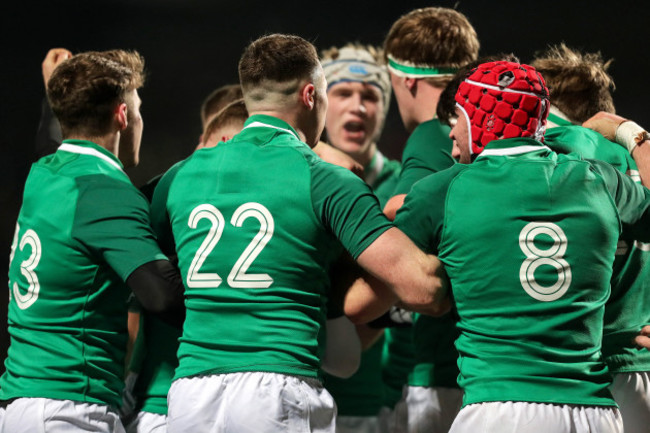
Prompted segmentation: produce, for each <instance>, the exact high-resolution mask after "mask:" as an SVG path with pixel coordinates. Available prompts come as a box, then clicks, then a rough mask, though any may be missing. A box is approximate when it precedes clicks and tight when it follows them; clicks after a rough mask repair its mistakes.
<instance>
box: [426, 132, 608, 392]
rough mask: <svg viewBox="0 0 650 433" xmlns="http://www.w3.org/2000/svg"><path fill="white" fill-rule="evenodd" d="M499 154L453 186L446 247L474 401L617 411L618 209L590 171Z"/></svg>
mask: <svg viewBox="0 0 650 433" xmlns="http://www.w3.org/2000/svg"><path fill="white" fill-rule="evenodd" d="M527 141H528V142H529V144H530V145H533V146H530V147H529V148H528V149H527V150H526V149H525V146H526V144H527V143H526V142H527ZM493 143H495V148H493V149H486V150H485V151H484V152H483V154H481V156H479V157H478V158H477V160H476V161H475V162H474V163H472V164H470V165H469V166H465V167H463V168H461V169H459V170H458V171H459V172H460V173H458V175H457V176H455V178H454V179H453V180H452V181H451V182H450V184H449V188H448V191H447V194H446V202H445V220H444V227H443V228H442V234H441V242H440V245H439V253H440V258H441V260H442V261H443V262H444V263H445V266H446V269H447V272H448V274H449V276H450V280H451V283H452V288H453V293H454V299H455V301H456V304H457V310H458V314H459V318H460V321H459V328H460V331H461V335H460V337H459V338H458V340H457V343H456V345H457V348H458V350H459V352H460V354H461V357H460V361H459V366H460V369H461V376H460V378H459V384H460V385H461V387H463V388H464V389H465V393H466V394H465V401H464V402H465V404H469V403H475V402H480V401H506V400H513V401H536V402H554V403H574V404H577V403H581V404H605V405H613V401H612V400H611V397H610V395H609V392H608V391H607V389H606V388H607V385H608V381H609V376H608V374H607V371H606V367H605V365H604V364H603V362H602V359H601V354H600V341H601V333H602V320H603V311H604V310H603V305H604V303H605V301H606V300H607V298H608V296H609V279H610V277H611V272H612V271H611V265H612V261H613V258H614V253H615V251H616V242H617V239H618V234H619V224H620V222H619V218H618V214H617V210H616V207H615V205H614V202H613V200H612V198H611V196H610V194H609V192H608V190H607V188H606V186H605V183H604V181H603V179H602V177H601V176H600V175H599V174H598V173H597V171H595V170H594V169H593V168H592V165H591V164H590V163H589V162H587V161H584V160H581V159H579V158H578V157H576V156H565V155H557V154H554V153H552V152H550V151H548V149H546V148H544V147H542V146H539V143H537V142H535V141H534V140H525V139H521V140H519V141H518V142H517V141H516V140H499V141H498V142H493ZM513 143H514V144H517V145H519V147H516V146H515V145H514V144H513ZM535 143H537V145H535ZM491 145H492V143H491ZM508 146H512V147H508ZM512 149H517V151H516V152H515V153H514V154H513V155H512V156H509V155H508V153H509V151H510V150H512ZM531 399H532V400H531Z"/></svg>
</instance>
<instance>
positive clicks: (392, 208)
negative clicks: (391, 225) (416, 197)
mask: <svg viewBox="0 0 650 433" xmlns="http://www.w3.org/2000/svg"><path fill="white" fill-rule="evenodd" d="M405 198H406V194H397V195H394V196H393V197H391V198H390V200H388V201H387V202H386V204H385V205H384V214H385V215H386V216H387V217H388V219H389V220H391V221H394V220H395V215H397V211H398V210H399V208H401V207H402V205H403V204H404V199H405Z"/></svg>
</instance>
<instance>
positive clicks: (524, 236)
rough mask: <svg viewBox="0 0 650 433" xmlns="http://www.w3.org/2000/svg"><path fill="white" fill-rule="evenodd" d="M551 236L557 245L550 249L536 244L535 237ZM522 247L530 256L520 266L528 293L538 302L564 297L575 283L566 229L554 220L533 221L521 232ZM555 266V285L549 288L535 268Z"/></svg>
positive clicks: (522, 279) (520, 278)
mask: <svg viewBox="0 0 650 433" xmlns="http://www.w3.org/2000/svg"><path fill="white" fill-rule="evenodd" d="M542 234H544V235H547V236H550V237H551V239H553V245H552V246H551V247H550V248H549V249H547V250H541V249H539V248H537V246H535V242H534V241H535V238H536V237H537V236H539V235H542ZM519 247H520V248H521V250H522V251H523V252H524V254H525V255H526V260H524V262H523V263H522V264H521V268H520V269H519V281H521V285H522V286H523V288H524V290H525V291H526V293H528V294H529V295H530V296H532V297H533V298H535V299H537V300H538V301H544V302H548V301H554V300H556V299H559V298H561V297H562V296H563V295H564V294H565V293H566V291H567V290H568V289H569V285H570V284H571V266H570V265H569V263H568V262H567V261H566V260H564V254H565V253H566V248H567V238H566V235H565V234H564V231H563V230H562V229H561V228H560V227H559V226H558V225H557V224H554V223H550V222H532V223H529V224H527V225H526V226H525V227H524V228H523V229H522V230H521V233H519ZM542 265H549V266H553V267H554V268H555V270H556V271H557V281H556V282H555V284H553V285H551V286H548V287H545V286H542V285H541V284H539V283H538V282H537V281H536V280H535V270H536V269H537V268H538V267H540V266H542Z"/></svg>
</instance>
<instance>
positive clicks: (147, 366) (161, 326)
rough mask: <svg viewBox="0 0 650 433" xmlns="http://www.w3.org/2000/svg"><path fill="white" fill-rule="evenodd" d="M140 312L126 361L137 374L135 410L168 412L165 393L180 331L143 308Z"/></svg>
mask: <svg viewBox="0 0 650 433" xmlns="http://www.w3.org/2000/svg"><path fill="white" fill-rule="evenodd" d="M140 314H141V316H140V330H139V332H138V337H137V339H136V341H135V345H134V347H133V355H132V358H131V363H130V365H129V370H130V371H133V372H135V373H137V374H138V377H137V379H136V381H135V384H134V386H133V392H132V393H133V395H134V397H135V399H136V405H135V410H136V411H144V412H151V413H157V414H162V415H167V394H168V392H169V388H170V386H171V383H172V379H173V377H174V370H175V369H176V367H177V366H178V359H177V357H176V351H177V350H178V338H179V337H180V336H181V331H180V329H177V328H175V327H173V326H170V325H168V324H167V323H165V322H163V321H162V320H160V319H158V318H157V317H155V316H154V315H153V314H148V313H147V312H146V311H141V312H140Z"/></svg>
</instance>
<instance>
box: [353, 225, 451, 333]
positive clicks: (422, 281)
mask: <svg viewBox="0 0 650 433" xmlns="http://www.w3.org/2000/svg"><path fill="white" fill-rule="evenodd" d="M358 263H359V264H360V265H361V266H362V267H364V268H365V269H366V270H367V271H368V272H369V273H370V274H371V275H373V276H374V277H375V278H376V279H378V280H379V281H378V282H377V283H382V284H376V283H373V282H372V281H370V283H368V282H366V285H365V286H363V285H362V286H361V287H360V288H358V290H363V292H365V295H363V296H365V297H367V298H371V299H372V300H373V301H374V302H372V303H371V305H372V306H373V311H372V314H369V315H370V316H371V317H370V318H369V319H367V320H373V319H375V318H377V317H379V316H380V315H381V314H383V313H384V312H386V310H388V308H390V306H392V305H393V304H395V303H396V302H397V301H399V302H400V304H401V305H403V306H404V307H405V308H406V309H407V310H410V311H415V312H418V313H423V314H428V315H441V314H444V313H445V312H447V311H448V310H449V307H450V303H449V300H448V299H446V298H447V288H448V280H447V276H446V273H445V271H444V268H443V266H442V263H441V262H440V261H439V260H438V258H437V257H435V256H433V255H428V254H425V253H423V252H422V251H421V250H420V249H419V248H417V246H415V244H414V243H413V242H412V241H411V240H410V239H409V238H408V237H407V236H406V235H405V234H404V233H402V232H401V231H400V230H399V229H397V228H392V229H390V230H387V231H386V232H385V233H384V234H382V235H381V236H380V237H379V238H377V240H376V241H375V242H373V244H371V245H370V246H369V247H368V248H367V249H366V250H365V251H364V252H363V253H362V254H361V255H360V256H359V258H358ZM371 292H373V293H374V294H371ZM346 302H347V300H346ZM374 307H377V308H374ZM380 310H381V311H380ZM378 312H379V314H377V313H378ZM346 313H347V306H346ZM367 320H366V321H367ZM357 323H361V322H358V321H357Z"/></svg>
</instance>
